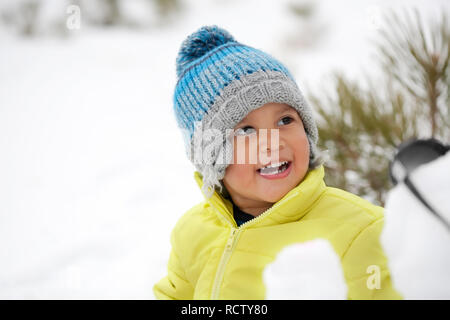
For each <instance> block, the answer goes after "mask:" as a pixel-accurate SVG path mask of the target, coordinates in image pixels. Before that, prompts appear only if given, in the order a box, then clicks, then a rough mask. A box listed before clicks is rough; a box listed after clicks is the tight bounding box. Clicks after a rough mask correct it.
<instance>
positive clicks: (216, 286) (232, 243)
mask: <svg viewBox="0 0 450 320" xmlns="http://www.w3.org/2000/svg"><path fill="white" fill-rule="evenodd" d="M296 195H297V193H294V194H292V195H291V196H289V197H287V198H286V199H284V200H283V201H281V202H279V203H277V204H275V205H273V206H272V207H270V208H269V209H267V210H266V211H264V212H263V213H261V214H260V215H259V216H257V217H255V218H253V219H252V220H250V221H247V222H245V223H243V224H241V225H240V226H239V227H237V228H236V227H235V226H234V225H233V224H232V223H231V222H230V221H229V220H228V219H227V222H228V223H229V224H230V225H231V233H230V236H229V238H228V240H227V243H226V245H225V250H224V251H223V254H222V258H221V259H220V262H219V266H218V267H217V272H216V277H215V278H214V283H213V289H212V292H211V299H212V300H217V299H218V298H219V292H220V285H221V284H222V281H223V276H224V273H225V267H226V265H227V264H228V261H229V260H230V258H231V254H232V253H233V250H234V248H235V247H236V243H237V241H236V240H237V239H238V238H239V235H240V234H241V232H242V230H243V228H244V227H246V226H248V225H249V224H252V223H256V222H257V221H259V220H261V219H262V218H263V217H264V216H266V215H268V214H269V212H270V211H271V210H273V209H275V208H276V207H278V206H279V205H280V204H282V203H284V202H286V201H287V200H288V199H290V198H292V197H294V196H296Z"/></svg>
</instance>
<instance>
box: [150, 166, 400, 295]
mask: <svg viewBox="0 0 450 320" xmlns="http://www.w3.org/2000/svg"><path fill="white" fill-rule="evenodd" d="M194 177H195V180H196V181H197V183H198V186H199V187H200V188H201V186H202V183H203V182H202V178H201V175H200V173H199V172H197V171H195V173H194ZM323 177H324V168H323V166H320V167H318V168H316V169H314V170H311V171H310V172H308V174H307V175H306V176H305V178H304V179H303V181H302V182H301V183H299V184H298V185H297V186H296V187H295V188H293V189H292V190H291V191H289V192H288V193H287V194H286V195H285V196H284V197H283V198H282V199H280V200H279V201H278V202H276V203H275V204H274V205H273V206H272V207H271V208H270V209H268V210H267V211H265V212H264V213H262V214H261V215H259V216H257V217H256V218H254V219H252V220H250V221H248V222H246V223H244V224H242V225H241V226H240V227H237V225H236V222H235V221H234V218H233V205H232V203H231V202H230V200H228V199H226V198H224V197H222V196H221V195H220V194H219V193H217V192H215V193H214V195H213V196H212V198H210V199H209V200H208V199H206V198H205V200H204V201H203V202H201V203H199V204H198V205H196V206H194V207H193V208H191V209H190V210H188V211H187V212H186V213H185V214H184V215H183V216H182V217H181V218H180V219H179V221H178V222H177V224H176V226H175V228H174V229H173V231H172V233H171V245H172V251H171V254H170V258H169V263H168V275H167V276H166V277H164V278H163V279H161V280H160V281H159V282H158V283H156V284H155V285H154V287H153V292H154V294H155V296H156V298H158V299H185V300H186V299H233V300H234V299H264V298H265V286H264V283H263V279H262V274H263V271H264V267H265V266H266V265H267V264H269V263H271V262H272V261H274V259H275V257H276V255H277V253H278V252H279V251H280V250H281V249H282V248H283V247H285V246H287V245H289V244H293V243H296V242H304V241H308V240H312V239H315V238H325V239H327V240H329V241H330V243H331V245H332V246H333V248H334V250H335V251H336V253H337V254H338V255H339V257H340V258H341V263H342V268H343V272H344V276H345V279H346V282H347V285H348V299H402V296H401V295H400V293H399V292H397V291H396V290H395V289H394V288H393V286H392V284H391V279H390V274H389V270H388V266H387V258H386V256H385V255H384V253H383V250H382V248H381V245H380V242H379V236H380V232H381V229H382V226H383V208H382V207H379V206H375V205H373V204H371V203H370V202H368V201H366V200H364V199H362V198H360V197H358V196H356V195H354V194H351V193H349V192H346V191H343V190H341V189H337V188H332V187H328V186H326V185H325V183H324V181H323ZM373 265H375V266H377V267H376V268H378V267H379V269H378V270H379V271H380V272H379V273H378V275H375V274H374V273H373V272H374V271H373V270H374V269H373V267H370V266H373ZM371 276H372V277H373V276H376V277H378V276H379V278H377V279H379V284H380V286H379V288H376V287H375V288H374V286H371V285H368V284H367V283H368V281H371V280H368V279H369V277H371ZM369 287H370V288H369Z"/></svg>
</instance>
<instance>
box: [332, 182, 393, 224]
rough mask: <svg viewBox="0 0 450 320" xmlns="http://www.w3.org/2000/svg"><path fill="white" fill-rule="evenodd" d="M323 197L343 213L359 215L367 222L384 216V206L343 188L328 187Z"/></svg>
mask: <svg viewBox="0 0 450 320" xmlns="http://www.w3.org/2000/svg"><path fill="white" fill-rule="evenodd" d="M323 197H324V198H323V199H324V200H325V202H327V203H329V204H332V205H333V206H334V208H335V209H336V210H337V211H340V213H341V214H345V213H347V214H350V215H357V216H358V217H359V218H361V219H364V220H367V222H374V221H376V220H379V219H382V218H383V216H384V208H383V207H381V206H378V205H375V204H373V203H371V202H370V201H368V200H366V199H363V198H361V197H359V196H357V195H355V194H353V193H350V192H348V191H345V190H342V189H338V188H333V187H326V190H325V192H324V195H323Z"/></svg>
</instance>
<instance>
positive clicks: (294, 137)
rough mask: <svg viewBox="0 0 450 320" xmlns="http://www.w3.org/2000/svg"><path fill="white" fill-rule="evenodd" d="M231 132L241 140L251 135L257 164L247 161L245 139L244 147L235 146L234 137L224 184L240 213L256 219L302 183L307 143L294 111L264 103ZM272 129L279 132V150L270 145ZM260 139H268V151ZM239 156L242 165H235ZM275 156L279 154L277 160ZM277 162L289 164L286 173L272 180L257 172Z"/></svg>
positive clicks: (299, 119)
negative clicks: (232, 154)
mask: <svg viewBox="0 0 450 320" xmlns="http://www.w3.org/2000/svg"><path fill="white" fill-rule="evenodd" d="M234 129H235V132H236V134H238V135H240V136H241V137H242V135H244V136H248V137H249V136H252V135H253V137H254V138H256V140H257V142H256V147H257V153H256V154H257V157H256V163H254V162H255V161H251V160H250V159H251V158H250V156H249V152H250V151H251V148H250V143H249V139H248V138H245V145H243V144H242V143H241V144H239V145H238V143H237V136H235V137H234V159H233V163H232V164H230V165H228V167H227V169H226V171H225V177H224V179H223V183H224V185H225V187H226V188H227V190H228V192H229V193H230V196H231V198H232V199H233V202H234V203H235V204H236V205H237V206H238V207H239V208H241V210H243V211H245V212H247V213H250V214H253V215H255V216H256V215H258V214H260V213H262V212H263V211H265V210H266V209H268V208H269V207H270V206H272V204H273V203H275V202H277V201H278V200H280V199H281V198H282V197H283V196H284V195H285V194H286V193H288V192H289V191H290V190H291V189H292V188H294V187H295V186H297V185H298V184H299V183H300V182H301V181H302V180H303V178H304V176H305V175H306V172H307V171H308V166H309V144H308V139H307V137H306V133H305V130H304V128H303V123H302V120H301V118H300V116H299V114H298V113H297V111H296V110H295V109H293V108H292V107H290V106H289V105H287V104H282V103H267V104H265V105H264V106H262V107H260V108H258V109H256V110H253V111H252V112H250V113H249V114H248V115H247V117H245V118H244V119H243V120H242V121H241V122H239V123H238V124H237V125H236V126H235V127H234ZM260 129H267V130H266V133H263V132H259V130H260ZM271 129H278V134H279V140H278V147H277V146H276V144H274V145H273V146H272V145H271V140H272V139H271ZM260 135H261V137H263V136H265V137H267V138H266V142H267V150H263V149H265V148H262V147H263V145H262V144H261V142H262V141H263V140H262V139H261V137H260ZM238 149H239V150H238ZM260 149H261V152H262V154H263V155H264V156H265V158H266V162H264V163H262V162H261V160H264V157H263V159H261V158H260ZM253 151H254V150H253ZM253 151H252V152H253ZM238 153H240V154H241V157H242V158H241V159H243V155H244V154H245V163H243V164H242V161H240V163H238V161H237V155H238ZM276 153H278V159H277V157H276ZM267 159H269V161H267ZM277 160H278V162H283V161H288V162H289V167H288V169H287V170H286V171H285V172H283V173H281V174H278V175H275V176H270V175H265V176H264V175H263V174H261V173H260V172H259V171H258V169H260V168H262V167H264V166H267V165H269V164H270V163H275V162H277ZM252 162H253V163H252ZM266 173H267V172H266Z"/></svg>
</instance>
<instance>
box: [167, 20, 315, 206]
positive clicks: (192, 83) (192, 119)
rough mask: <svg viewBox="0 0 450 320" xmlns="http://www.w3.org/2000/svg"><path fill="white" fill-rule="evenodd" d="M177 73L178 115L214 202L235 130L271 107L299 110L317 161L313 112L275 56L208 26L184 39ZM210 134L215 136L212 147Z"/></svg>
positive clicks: (188, 152)
mask: <svg viewBox="0 0 450 320" xmlns="http://www.w3.org/2000/svg"><path fill="white" fill-rule="evenodd" d="M176 71H177V84H176V86H175V93H174V112H175V117H176V120H177V123H178V126H179V128H180V129H181V130H182V132H183V137H184V142H185V151H186V155H187V156H188V158H189V159H190V160H191V161H192V162H193V164H194V166H195V168H196V169H197V171H199V172H200V174H201V175H202V179H203V187H202V191H203V193H204V194H205V195H206V196H207V197H208V198H210V197H211V195H212V194H213V193H214V189H215V187H216V186H217V187H218V188H219V189H220V191H222V188H223V185H222V182H221V180H222V179H223V178H224V176H225V169H226V168H227V166H228V165H229V164H230V163H231V161H232V159H233V148H232V147H230V146H232V143H233V134H232V129H233V128H234V126H235V125H236V124H238V123H239V122H240V121H241V120H242V119H243V118H245V117H246V116H247V114H249V113H250V112H251V111H253V110H255V109H257V108H259V107H262V106H263V105H264V104H266V103H285V104H287V105H289V106H291V107H293V108H294V109H295V110H297V112H298V113H299V115H300V117H301V119H302V121H303V126H304V128H305V132H306V135H307V138H308V142H309V147H310V165H311V163H312V162H314V161H315V160H316V157H317V147H316V143H317V139H318V132H317V127H316V124H315V122H314V119H313V115H312V110H311V108H310V106H309V104H308V103H307V101H306V100H305V99H304V97H303V94H302V93H301V91H300V89H299V87H298V85H297V84H296V81H295V79H294V77H293V76H292V75H291V73H290V72H289V71H288V70H287V68H286V67H285V66H284V65H283V64H282V63H281V62H279V61H278V60H276V59H275V58H273V57H272V56H271V55H269V54H267V53H265V52H263V51H261V50H258V49H255V48H252V47H250V46H247V45H245V44H242V43H240V42H238V41H236V40H235V39H234V38H233V36H232V35H231V34H230V33H229V32H228V31H226V30H224V29H222V28H220V27H218V26H216V25H213V26H203V27H201V28H200V29H198V30H197V31H196V32H194V33H192V34H191V35H189V36H188V37H187V38H186V39H185V40H184V41H183V43H182V45H181V48H180V50H179V52H178V56H177V59H176ZM205 132H208V134H206V135H209V136H211V134H210V133H211V132H213V133H214V139H213V140H214V141H213V142H212V143H211V142H210V141H208V138H206V139H205ZM217 137H219V138H217ZM209 138H210V137H209ZM199 154H200V155H201V156H200V157H198V155H199ZM199 159H200V161H199Z"/></svg>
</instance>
